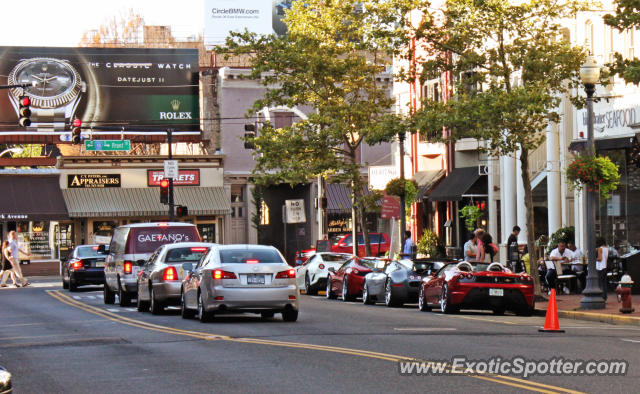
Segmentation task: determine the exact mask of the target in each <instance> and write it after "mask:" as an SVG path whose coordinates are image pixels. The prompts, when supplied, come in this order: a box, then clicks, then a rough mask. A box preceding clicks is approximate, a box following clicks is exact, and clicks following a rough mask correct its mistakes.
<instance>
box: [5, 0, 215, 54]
mask: <svg viewBox="0 0 640 394" xmlns="http://www.w3.org/2000/svg"><path fill="white" fill-rule="evenodd" d="M131 8H132V9H133V10H134V12H135V13H138V14H140V15H141V16H142V17H143V18H144V21H145V24H146V25H169V26H171V32H172V33H173V36H174V37H176V38H177V39H182V38H187V37H189V36H191V35H194V36H197V35H198V34H201V33H202V32H203V29H204V0H170V1H169V0H101V1H96V0H57V1H52V0H22V1H6V0H5V1H3V2H2V11H1V13H0V18H1V20H0V46H68V47H75V46H78V42H80V39H81V38H82V33H83V32H84V31H85V30H90V29H97V28H98V27H100V25H101V24H104V23H105V22H106V21H107V20H108V19H109V18H111V17H114V16H116V17H118V16H121V15H127V14H128V10H129V9H131Z"/></svg>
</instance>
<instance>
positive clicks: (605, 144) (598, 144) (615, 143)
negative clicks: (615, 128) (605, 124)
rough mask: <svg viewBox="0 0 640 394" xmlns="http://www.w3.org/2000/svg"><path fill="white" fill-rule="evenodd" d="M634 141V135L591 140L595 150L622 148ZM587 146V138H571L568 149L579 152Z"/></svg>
mask: <svg viewBox="0 0 640 394" xmlns="http://www.w3.org/2000/svg"><path fill="white" fill-rule="evenodd" d="M635 141H636V137H635V136H628V137H618V138H597V139H595V140H593V144H594V146H595V148H596V150H609V149H624V148H631V147H633V144H634V143H635ZM586 146H587V140H585V139H580V140H573V141H571V143H570V144H569V150H570V151H572V152H581V151H583V150H584V149H585V147H586Z"/></svg>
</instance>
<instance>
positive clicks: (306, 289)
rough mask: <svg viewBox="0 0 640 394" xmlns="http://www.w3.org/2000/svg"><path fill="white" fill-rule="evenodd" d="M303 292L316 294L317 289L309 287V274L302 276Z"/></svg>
mask: <svg viewBox="0 0 640 394" xmlns="http://www.w3.org/2000/svg"><path fill="white" fill-rule="evenodd" d="M304 292H305V293H306V294H307V295H316V294H318V291H317V290H315V289H314V288H312V287H311V280H310V279H309V274H306V275H305V276H304Z"/></svg>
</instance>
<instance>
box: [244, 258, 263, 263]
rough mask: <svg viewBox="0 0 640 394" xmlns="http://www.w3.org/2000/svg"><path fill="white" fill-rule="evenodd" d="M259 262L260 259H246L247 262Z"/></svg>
mask: <svg viewBox="0 0 640 394" xmlns="http://www.w3.org/2000/svg"><path fill="white" fill-rule="evenodd" d="M259 262H260V260H258V259H247V260H246V261H245V263H247V264H258V263H259Z"/></svg>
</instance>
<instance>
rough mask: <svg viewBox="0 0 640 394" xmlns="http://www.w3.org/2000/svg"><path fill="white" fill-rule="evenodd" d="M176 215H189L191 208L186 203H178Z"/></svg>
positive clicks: (180, 216)
mask: <svg viewBox="0 0 640 394" xmlns="http://www.w3.org/2000/svg"><path fill="white" fill-rule="evenodd" d="M176 216H177V217H179V218H182V217H185V216H189V209H188V208H187V207H186V206H184V205H178V206H177V207H176Z"/></svg>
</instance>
